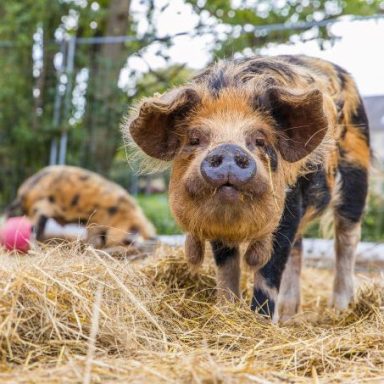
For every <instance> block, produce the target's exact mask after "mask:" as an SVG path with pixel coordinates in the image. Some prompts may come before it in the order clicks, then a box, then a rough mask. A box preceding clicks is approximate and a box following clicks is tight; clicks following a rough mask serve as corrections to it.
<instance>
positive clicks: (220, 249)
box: [211, 241, 240, 302]
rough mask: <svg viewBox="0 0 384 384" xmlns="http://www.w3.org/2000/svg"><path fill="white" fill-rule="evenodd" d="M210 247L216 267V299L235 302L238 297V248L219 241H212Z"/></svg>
mask: <svg viewBox="0 0 384 384" xmlns="http://www.w3.org/2000/svg"><path fill="white" fill-rule="evenodd" d="M211 246H212V252H213V256H214V259H215V263H216V266H217V299H218V301H219V302H221V301H225V300H229V301H235V300H236V298H239V297H240V252H239V247H238V246H228V245H226V244H224V243H223V242H221V241H212V242H211Z"/></svg>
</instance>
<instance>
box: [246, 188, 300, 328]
mask: <svg viewBox="0 0 384 384" xmlns="http://www.w3.org/2000/svg"><path fill="white" fill-rule="evenodd" d="M301 217H302V196H301V191H300V187H299V186H298V187H296V188H295V189H293V190H291V191H290V192H288V193H287V196H286V199H285V207H284V212H283V215H282V217H281V220H280V224H279V226H278V228H277V230H276V231H275V233H274V241H273V250H272V257H271V258H270V260H269V261H268V262H267V264H266V265H265V266H264V267H262V268H261V269H260V270H258V271H256V272H255V279H254V289H253V298H252V303H251V308H252V310H256V311H257V312H259V313H260V314H262V315H265V316H269V317H272V318H273V320H274V321H277V320H278V311H277V305H276V303H277V296H278V292H279V288H280V282H281V277H282V274H283V271H284V268H285V264H286V262H287V260H288V257H289V254H290V253H291V248H292V244H293V242H294V239H295V237H296V232H297V230H298V227H299V224H300V220H301Z"/></svg>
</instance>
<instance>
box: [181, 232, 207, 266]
mask: <svg viewBox="0 0 384 384" xmlns="http://www.w3.org/2000/svg"><path fill="white" fill-rule="evenodd" d="M204 248H205V242H204V240H200V239H198V238H197V237H194V236H193V235H191V234H188V235H187V238H186V240H185V256H186V258H187V261H188V263H189V265H190V266H191V267H192V268H194V269H197V268H199V267H200V266H201V264H202V263H203V261H204Z"/></svg>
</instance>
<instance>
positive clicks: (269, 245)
mask: <svg viewBox="0 0 384 384" xmlns="http://www.w3.org/2000/svg"><path fill="white" fill-rule="evenodd" d="M123 129H124V131H125V133H126V135H127V136H128V137H129V138H130V139H131V140H132V141H133V142H134V143H135V144H136V145H137V146H138V147H139V149H140V150H141V151H143V152H144V153H145V154H146V155H148V156H150V157H152V158H154V159H158V160H161V161H166V162H171V164H172V173H171V179H170V189H169V194H170V205H171V209H172V212H173V215H174V216H175V218H176V220H177V222H178V223H179V224H180V226H181V227H182V228H183V229H184V230H185V231H186V232H187V240H186V250H185V251H186V256H187V258H188V260H189V262H190V263H191V264H192V265H194V266H198V265H200V264H201V263H202V261H203V255H204V248H205V242H206V241H209V242H210V244H211V247H212V250H213V254H214V258H215V261H216V265H217V285H218V294H219V295H220V296H221V297H223V296H224V297H225V298H229V299H231V298H234V297H237V296H239V294H240V293H239V280H240V254H239V245H240V244H241V243H243V242H246V243H247V249H246V251H245V255H244V258H245V261H246V263H247V264H248V265H249V266H250V267H252V268H253V269H254V294H253V299H252V305H251V306H252V308H253V309H256V310H257V311H259V312H260V313H262V314H266V315H269V316H271V317H273V318H274V319H275V320H277V319H278V318H279V316H280V318H281V319H283V320H285V319H288V318H289V317H291V316H292V315H294V314H295V313H296V312H297V311H298V308H299V305H300V285H299V275H300V269H301V254H302V234H303V231H304V230H305V228H306V226H307V224H308V223H309V222H310V221H311V220H312V219H313V218H315V217H317V216H319V215H320V214H322V213H323V212H324V211H325V209H326V208H327V207H331V209H332V211H333V215H334V222H335V244H336V246H335V248H336V275H335V280H334V287H333V298H332V303H333V305H334V307H336V308H337V309H344V308H346V307H347V306H348V304H349V303H350V301H351V300H352V299H353V297H354V284H353V271H354V260H355V250H356V246H357V244H358V242H359V239H360V227H361V218H362V214H363V209H364V206H365V201H366V196H367V185H368V168H369V165H370V149H369V132H368V121H367V117H366V114H365V111H364V107H363V104H362V101H361V98H360V96H359V93H358V91H357V89H356V86H355V83H354V81H353V79H352V78H351V76H350V75H349V74H348V73H347V72H346V71H345V70H344V69H342V68H340V67H339V66H337V65H334V64H332V63H329V62H326V61H323V60H320V59H316V58H311V57H306V56H276V57H253V58H248V59H241V60H232V61H230V60H229V61H220V62H218V63H217V64H215V65H212V66H210V67H209V68H208V69H206V70H205V71H203V72H202V73H200V74H199V75H197V76H196V77H195V78H194V79H193V80H192V81H191V82H190V83H189V84H186V85H184V86H181V87H178V88H175V89H172V90H170V91H169V92H167V93H165V94H163V95H159V96H155V97H150V98H147V99H144V100H143V101H142V102H141V103H140V104H139V105H138V106H137V108H136V109H135V110H134V111H133V112H132V114H131V116H130V117H129V119H128V120H127V123H126V124H125V126H124V128H123Z"/></svg>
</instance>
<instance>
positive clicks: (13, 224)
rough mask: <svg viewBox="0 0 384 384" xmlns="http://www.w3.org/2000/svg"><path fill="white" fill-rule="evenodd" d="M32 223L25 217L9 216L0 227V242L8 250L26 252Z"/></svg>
mask: <svg viewBox="0 0 384 384" xmlns="http://www.w3.org/2000/svg"><path fill="white" fill-rule="evenodd" d="M31 234H32V224H31V222H30V221H29V220H28V219H27V218H26V217H24V216H23V217H11V218H9V219H8V220H7V221H6V222H5V223H4V225H3V227H2V228H0V244H2V245H3V246H4V247H5V248H6V249H8V250H9V251H12V250H16V251H20V252H27V251H28V249H29V240H30V239H31Z"/></svg>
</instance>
